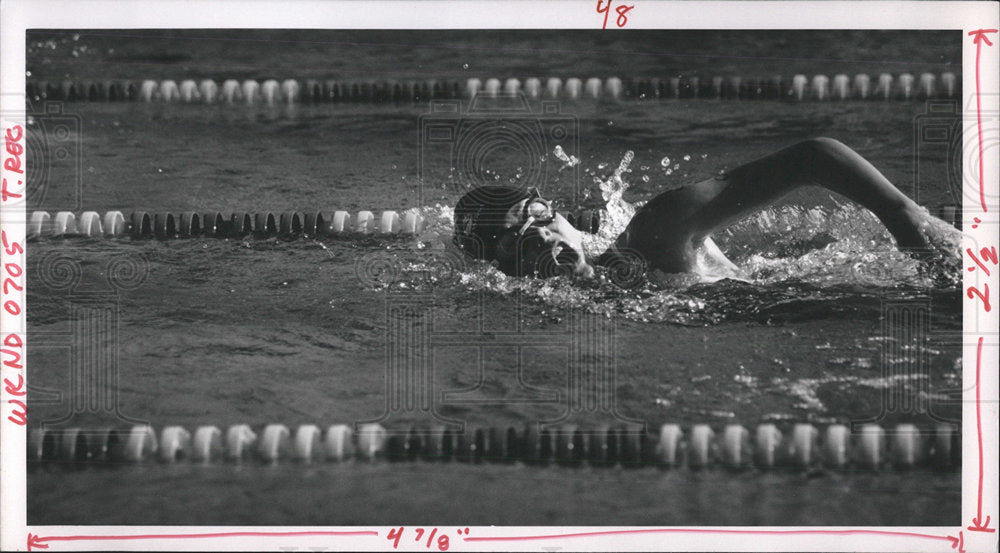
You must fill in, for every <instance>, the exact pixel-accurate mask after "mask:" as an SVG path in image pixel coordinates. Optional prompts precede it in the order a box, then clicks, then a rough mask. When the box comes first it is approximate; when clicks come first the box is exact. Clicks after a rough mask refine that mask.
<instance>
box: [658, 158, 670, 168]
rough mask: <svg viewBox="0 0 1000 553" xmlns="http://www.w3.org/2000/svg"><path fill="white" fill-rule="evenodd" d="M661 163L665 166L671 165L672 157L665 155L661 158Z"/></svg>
mask: <svg viewBox="0 0 1000 553" xmlns="http://www.w3.org/2000/svg"><path fill="white" fill-rule="evenodd" d="M660 165H661V166H663V167H670V158H669V157H667V156H663V159H661V160H660Z"/></svg>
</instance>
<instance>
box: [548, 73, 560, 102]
mask: <svg viewBox="0 0 1000 553" xmlns="http://www.w3.org/2000/svg"><path fill="white" fill-rule="evenodd" d="M562 85H563V83H562V80H561V79H558V78H556V77H549V79H548V80H547V81H545V96H546V97H547V98H553V99H555V98H559V95H560V94H561V93H562Z"/></svg>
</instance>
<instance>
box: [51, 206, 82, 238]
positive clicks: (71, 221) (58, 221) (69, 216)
mask: <svg viewBox="0 0 1000 553" xmlns="http://www.w3.org/2000/svg"><path fill="white" fill-rule="evenodd" d="M79 233H80V231H79V229H78V228H77V226H76V215H74V214H73V213H72V212H70V211H60V212H59V213H56V218H55V221H53V222H52V236H76V235H77V234H79Z"/></svg>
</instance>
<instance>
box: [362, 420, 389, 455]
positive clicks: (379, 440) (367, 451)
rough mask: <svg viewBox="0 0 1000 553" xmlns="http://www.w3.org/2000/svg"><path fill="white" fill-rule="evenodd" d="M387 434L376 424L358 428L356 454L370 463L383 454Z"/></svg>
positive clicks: (383, 428)
mask: <svg viewBox="0 0 1000 553" xmlns="http://www.w3.org/2000/svg"><path fill="white" fill-rule="evenodd" d="M386 440H387V433H386V430H385V427H383V426H382V425H381V424H378V423H369V424H363V425H361V427H360V428H358V439H357V444H358V445H357V452H358V456H359V457H361V458H362V459H364V460H367V461H371V460H374V459H375V458H376V457H380V456H382V454H383V453H384V452H385V445H386Z"/></svg>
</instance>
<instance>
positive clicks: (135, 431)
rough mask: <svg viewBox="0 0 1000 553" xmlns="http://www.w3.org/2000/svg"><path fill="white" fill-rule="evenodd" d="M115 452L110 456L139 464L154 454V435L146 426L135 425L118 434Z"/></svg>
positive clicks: (155, 449)
mask: <svg viewBox="0 0 1000 553" xmlns="http://www.w3.org/2000/svg"><path fill="white" fill-rule="evenodd" d="M114 446H115V448H116V451H114V452H112V456H113V457H114V458H116V459H121V460H124V461H130V462H133V463H139V462H142V461H145V460H147V459H149V458H150V457H152V456H153V455H155V454H156V451H157V449H158V448H157V443H156V433H155V432H154V431H153V429H152V427H150V426H149V425H146V424H137V425H135V426H133V427H131V428H129V429H127V430H125V431H123V432H119V434H118V438H117V440H116V443H115V444H114Z"/></svg>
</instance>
